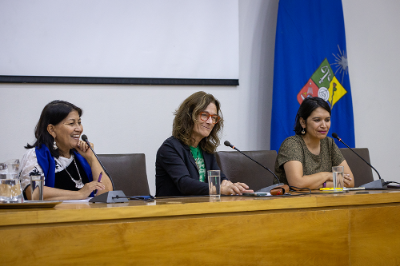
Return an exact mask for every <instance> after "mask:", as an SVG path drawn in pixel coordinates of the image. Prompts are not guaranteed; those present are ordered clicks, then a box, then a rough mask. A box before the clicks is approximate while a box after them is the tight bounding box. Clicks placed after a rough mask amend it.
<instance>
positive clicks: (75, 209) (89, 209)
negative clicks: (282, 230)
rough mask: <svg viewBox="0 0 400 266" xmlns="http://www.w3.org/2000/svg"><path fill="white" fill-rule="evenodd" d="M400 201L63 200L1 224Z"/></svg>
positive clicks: (398, 196)
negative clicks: (124, 201) (90, 201)
mask: <svg viewBox="0 0 400 266" xmlns="http://www.w3.org/2000/svg"><path fill="white" fill-rule="evenodd" d="M389 203H400V190H374V191H372V190H370V191H351V192H345V193H337V194H332V193H319V192H313V194H310V195H301V196H274V197H244V196H222V197H221V198H220V199H214V198H210V197H208V196H202V197H171V198H162V199H156V200H155V201H153V202H146V201H140V200H131V201H129V202H127V203H115V204H106V203H89V202H83V203H82V202H79V203H62V204H59V205H57V206H55V207H54V208H45V209H2V210H0V226H12V225H32V224H48V223H65V222H85V221H112V220H120V219H143V218H160V217H172V216H175V217H176V216H186V215H216V214H224V213H243V212H254V211H276V210H293V209H305V208H321V207H347V208H349V207H357V206H360V205H376V204H389Z"/></svg>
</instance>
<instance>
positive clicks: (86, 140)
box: [82, 135, 115, 189]
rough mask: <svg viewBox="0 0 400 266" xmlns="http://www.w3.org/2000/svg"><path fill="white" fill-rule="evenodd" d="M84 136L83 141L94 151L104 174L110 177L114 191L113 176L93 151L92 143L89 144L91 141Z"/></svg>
mask: <svg viewBox="0 0 400 266" xmlns="http://www.w3.org/2000/svg"><path fill="white" fill-rule="evenodd" d="M83 136H85V138H83ZM83 136H82V140H83V141H84V142H86V144H87V145H88V146H89V148H90V149H91V150H92V152H93V154H94V156H95V157H96V159H97V161H98V162H99V164H100V166H101V167H102V168H103V170H104V172H106V174H107V175H108V177H109V178H110V181H111V184H112V187H113V189H114V188H115V185H114V181H113V180H112V178H111V175H110V174H109V173H108V172H107V170H106V168H105V167H104V165H103V164H102V163H101V161H100V159H99V157H98V156H97V154H96V153H95V152H94V150H93V149H92V146H91V145H90V142H89V140H88V139H87V137H86V135H83Z"/></svg>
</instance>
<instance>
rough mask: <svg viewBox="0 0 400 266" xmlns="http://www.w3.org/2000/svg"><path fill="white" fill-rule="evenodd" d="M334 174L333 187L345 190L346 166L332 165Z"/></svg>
mask: <svg viewBox="0 0 400 266" xmlns="http://www.w3.org/2000/svg"><path fill="white" fill-rule="evenodd" d="M332 174H333V188H334V189H335V190H343V187H344V167H343V166H334V167H332Z"/></svg>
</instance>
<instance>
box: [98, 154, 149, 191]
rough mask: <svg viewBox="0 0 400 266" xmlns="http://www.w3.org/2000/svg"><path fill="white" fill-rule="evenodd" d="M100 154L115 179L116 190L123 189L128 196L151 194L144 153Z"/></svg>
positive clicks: (101, 159)
mask: <svg viewBox="0 0 400 266" xmlns="http://www.w3.org/2000/svg"><path fill="white" fill-rule="evenodd" d="M98 156H99V158H100V161H101V162H102V163H103V165H104V167H105V168H106V169H107V171H108V173H109V174H110V175H111V178H112V179H113V181H114V186H115V187H114V190H122V191H123V192H124V194H125V195H126V196H145V195H150V189H149V184H148V182H147V174H146V157H145V155H144V153H131V154H98Z"/></svg>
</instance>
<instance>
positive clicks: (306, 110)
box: [294, 97, 331, 135]
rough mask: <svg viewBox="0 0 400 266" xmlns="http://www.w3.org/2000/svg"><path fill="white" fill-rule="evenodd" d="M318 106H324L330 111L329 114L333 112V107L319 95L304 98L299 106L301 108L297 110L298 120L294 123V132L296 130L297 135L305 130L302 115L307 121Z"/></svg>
mask: <svg viewBox="0 0 400 266" xmlns="http://www.w3.org/2000/svg"><path fill="white" fill-rule="evenodd" d="M318 107H321V108H324V109H325V110H326V111H328V112H329V114H331V108H330V107H329V104H328V103H327V102H326V101H324V100H323V99H321V98H319V97H310V98H306V99H304V101H303V102H302V103H301V105H300V107H299V110H298V111H297V115H296V122H295V124H294V132H296V134H297V135H301V131H303V127H302V126H301V124H300V117H301V118H303V119H304V121H306V120H307V118H308V117H309V116H310V115H311V113H312V112H313V111H314V110H315V109H317V108H318Z"/></svg>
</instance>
